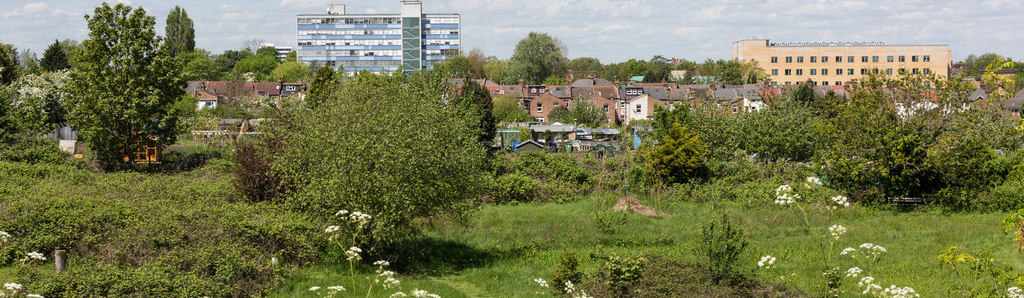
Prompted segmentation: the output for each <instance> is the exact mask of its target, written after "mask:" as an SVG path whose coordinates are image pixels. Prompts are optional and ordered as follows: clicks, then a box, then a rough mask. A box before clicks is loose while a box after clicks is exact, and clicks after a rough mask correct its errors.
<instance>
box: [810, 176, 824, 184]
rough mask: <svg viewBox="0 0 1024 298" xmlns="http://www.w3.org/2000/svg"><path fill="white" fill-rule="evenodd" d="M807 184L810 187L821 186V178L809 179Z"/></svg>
mask: <svg viewBox="0 0 1024 298" xmlns="http://www.w3.org/2000/svg"><path fill="white" fill-rule="evenodd" d="M807 183H808V184H810V185H821V178H818V177H814V176H811V177H807Z"/></svg>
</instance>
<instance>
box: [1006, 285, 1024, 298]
mask: <svg viewBox="0 0 1024 298" xmlns="http://www.w3.org/2000/svg"><path fill="white" fill-rule="evenodd" d="M1006 296H1007V297H1010V298H1024V291H1022V290H1021V289H1020V288H1018V287H1011V288H1009V289H1006Z"/></svg>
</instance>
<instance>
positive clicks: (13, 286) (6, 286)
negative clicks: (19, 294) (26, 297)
mask: <svg viewBox="0 0 1024 298" xmlns="http://www.w3.org/2000/svg"><path fill="white" fill-rule="evenodd" d="M4 289H7V290H8V291H18V290H21V284H16V283H13V282H9V283H5V284H4Z"/></svg>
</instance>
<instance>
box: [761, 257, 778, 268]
mask: <svg viewBox="0 0 1024 298" xmlns="http://www.w3.org/2000/svg"><path fill="white" fill-rule="evenodd" d="M757 267H760V268H764V269H772V268H774V267H775V257H773V256H770V255H769V256H763V257H761V261H758V262H757Z"/></svg>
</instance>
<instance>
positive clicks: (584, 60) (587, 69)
mask: <svg viewBox="0 0 1024 298" xmlns="http://www.w3.org/2000/svg"><path fill="white" fill-rule="evenodd" d="M568 67H569V71H570V72H572V74H573V76H575V77H576V79H582V78H587V77H591V76H593V77H601V72H602V71H603V70H604V66H602V65H601V60H598V59H597V58H592V57H580V58H576V59H572V61H569V66H568Z"/></svg>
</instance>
